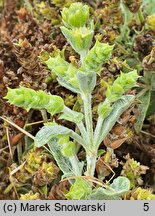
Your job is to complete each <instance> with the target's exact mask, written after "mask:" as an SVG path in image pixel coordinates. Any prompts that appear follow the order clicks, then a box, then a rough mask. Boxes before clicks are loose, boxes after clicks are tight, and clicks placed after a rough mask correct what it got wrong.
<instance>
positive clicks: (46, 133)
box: [35, 125, 84, 147]
mask: <svg viewBox="0 0 155 216" xmlns="http://www.w3.org/2000/svg"><path fill="white" fill-rule="evenodd" d="M59 135H68V136H70V137H71V138H73V139H75V140H76V141H77V142H78V143H79V144H81V145H83V144H84V141H83V139H82V138H81V137H80V136H79V135H78V134H77V133H75V132H74V131H72V130H71V129H68V128H66V127H64V126H61V125H55V126H43V127H42V128H41V129H40V131H39V132H38V133H37V134H36V136H35V145H36V146H37V147H41V146H43V145H45V144H47V143H48V142H49V141H50V140H51V139H52V138H55V137H57V136H59Z"/></svg>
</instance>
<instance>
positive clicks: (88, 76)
mask: <svg viewBox="0 0 155 216" xmlns="http://www.w3.org/2000/svg"><path fill="white" fill-rule="evenodd" d="M77 79H78V81H79V86H80V90H81V92H83V93H84V94H89V93H92V91H93V90H94V88H95V85H96V73H82V72H78V73H77Z"/></svg>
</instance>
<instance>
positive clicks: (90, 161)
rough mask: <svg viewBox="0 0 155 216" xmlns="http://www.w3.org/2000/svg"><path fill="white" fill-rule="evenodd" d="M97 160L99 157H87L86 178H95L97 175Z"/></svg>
mask: <svg viewBox="0 0 155 216" xmlns="http://www.w3.org/2000/svg"><path fill="white" fill-rule="evenodd" d="M96 158H97V155H96V154H94V155H89V154H88V155H87V156H86V159H87V171H86V173H85V175H86V176H94V173H95V167H96Z"/></svg>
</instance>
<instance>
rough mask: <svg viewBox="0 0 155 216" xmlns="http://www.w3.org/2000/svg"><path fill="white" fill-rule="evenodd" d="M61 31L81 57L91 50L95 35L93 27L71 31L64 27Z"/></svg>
mask: <svg viewBox="0 0 155 216" xmlns="http://www.w3.org/2000/svg"><path fill="white" fill-rule="evenodd" d="M61 31H62V33H63V35H64V36H65V37H66V38H67V40H68V42H69V43H70V45H71V46H72V47H73V49H74V50H75V51H76V52H77V53H79V54H80V55H81V54H82V53H83V52H86V51H87V50H88V49H89V47H90V45H91V42H92V38H93V34H94V31H93V26H91V28H86V27H81V28H79V29H70V30H69V29H67V28H66V27H64V26H62V27H61Z"/></svg>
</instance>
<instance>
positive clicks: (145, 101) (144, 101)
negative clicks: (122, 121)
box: [134, 90, 151, 133]
mask: <svg viewBox="0 0 155 216" xmlns="http://www.w3.org/2000/svg"><path fill="white" fill-rule="evenodd" d="M150 98H151V91H150V90H148V91H146V92H144V94H142V95H141V96H140V97H139V98H138V99H139V100H140V104H139V105H138V111H139V116H138V118H137V121H136V123H135V125H134V127H135V130H136V132H137V133H139V132H140V131H141V129H142V126H143V122H144V119H145V117H146V113H147V110H148V107H149V104H150Z"/></svg>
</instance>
